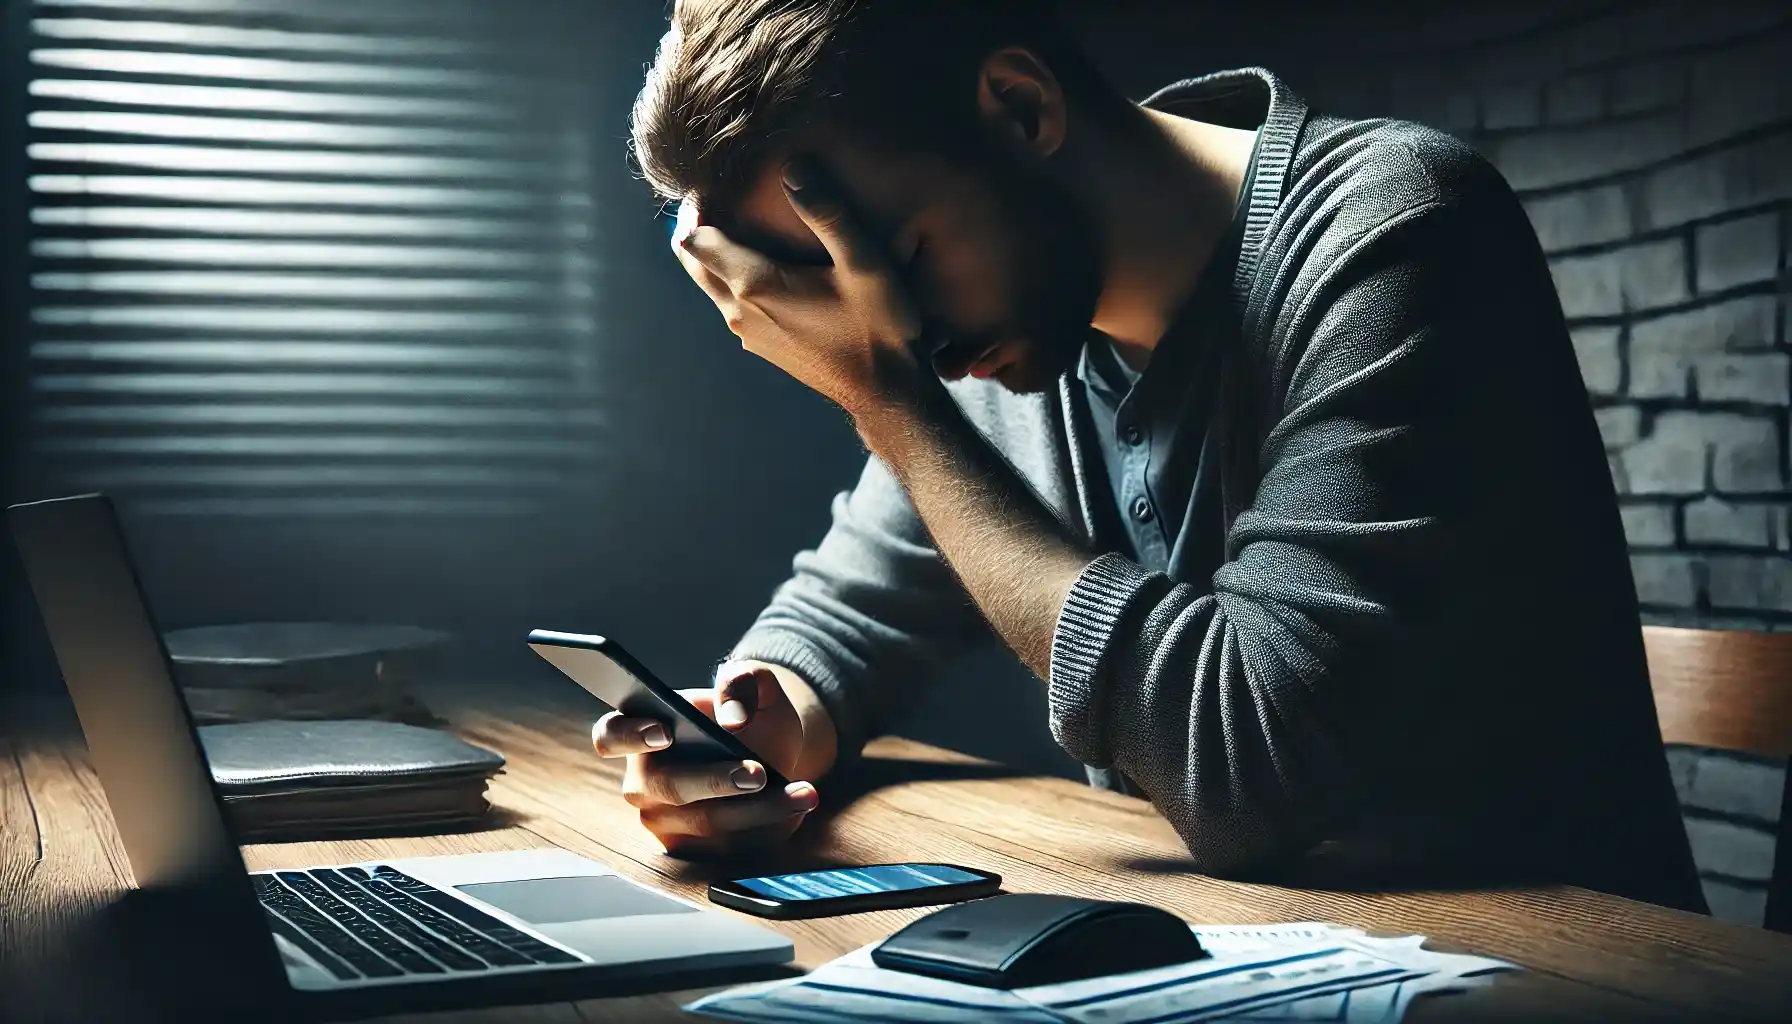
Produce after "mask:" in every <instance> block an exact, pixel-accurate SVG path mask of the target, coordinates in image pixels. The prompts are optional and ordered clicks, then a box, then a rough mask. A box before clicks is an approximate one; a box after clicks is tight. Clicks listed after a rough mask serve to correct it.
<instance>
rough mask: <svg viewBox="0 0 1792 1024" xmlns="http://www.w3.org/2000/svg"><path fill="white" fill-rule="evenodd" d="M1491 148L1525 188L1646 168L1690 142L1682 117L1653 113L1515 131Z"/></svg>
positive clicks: (1510, 176) (1519, 187) (1498, 163)
mask: <svg viewBox="0 0 1792 1024" xmlns="http://www.w3.org/2000/svg"><path fill="white" fill-rule="evenodd" d="M1490 149H1491V153H1490V154H1489V155H1490V156H1491V158H1492V160H1493V164H1494V166H1495V167H1498V168H1499V169H1500V173H1502V174H1504V175H1505V176H1506V181H1507V182H1508V183H1510V184H1511V186H1512V187H1513V188H1514V189H1516V190H1518V191H1520V192H1524V191H1528V190H1532V189H1545V188H1555V187H1558V186H1561V185H1571V184H1573V183H1575V182H1577V181H1588V180H1590V179H1593V178H1604V177H1609V176H1611V175H1614V174H1619V173H1622V172H1625V171H1635V170H1640V169H1642V168H1645V167H1648V166H1649V165H1650V164H1655V163H1660V162H1661V161H1663V160H1667V159H1669V158H1671V157H1674V156H1677V155H1679V154H1680V153H1681V152H1683V151H1684V150H1685V149H1686V143H1685V130H1684V125H1683V124H1682V123H1681V120H1680V118H1679V117H1678V115H1669V114H1662V115H1655V114H1651V115H1646V116H1643V117H1639V118H1634V119H1631V120H1625V121H1603V122H1597V123H1594V124H1591V125H1579V126H1575V127H1571V128H1555V129H1545V130H1542V131H1537V132H1527V133H1524V134H1521V135H1513V136H1511V137H1509V138H1502V139H1499V140H1498V141H1497V142H1496V143H1493V144H1492V145H1491V146H1490Z"/></svg>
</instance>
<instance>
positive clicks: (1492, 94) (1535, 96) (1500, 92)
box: [1481, 85, 1543, 131]
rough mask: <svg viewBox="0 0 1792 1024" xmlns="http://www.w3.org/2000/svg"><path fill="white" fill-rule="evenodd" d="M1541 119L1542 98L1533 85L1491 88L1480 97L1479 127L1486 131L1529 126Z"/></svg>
mask: <svg viewBox="0 0 1792 1024" xmlns="http://www.w3.org/2000/svg"><path fill="white" fill-rule="evenodd" d="M1542 120H1543V99H1542V95H1541V94H1540V93H1539V91H1538V90H1537V88H1536V87H1535V86H1527V85H1517V86H1506V87H1503V88H1499V89H1491V90H1489V91H1488V92H1487V94H1486V95H1485V96H1483V97H1482V98H1481V127H1482V128H1485V129H1487V130H1488V131H1502V130H1504V129H1507V128H1530V127H1533V126H1535V125H1536V124H1538V123H1539V122H1541V121H1542Z"/></svg>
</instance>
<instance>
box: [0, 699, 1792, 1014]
mask: <svg viewBox="0 0 1792 1024" xmlns="http://www.w3.org/2000/svg"><path fill="white" fill-rule="evenodd" d="M501 706H503V704H502V703H500V702H496V701H493V700H491V699H489V698H488V699H486V700H485V701H484V706H483V708H482V709H481V708H467V709H464V710H457V711H453V712H450V715H449V717H450V718H451V719H452V720H453V721H454V723H455V728H456V729H457V731H459V732H460V733H461V734H462V735H464V736H466V737H467V738H468V739H470V740H472V741H473V742H476V743H479V744H482V745H484V746H487V747H489V748H491V749H494V750H497V751H500V752H501V753H503V754H504V755H505V757H506V758H508V759H509V766H508V768H507V769H506V770H505V772H504V774H503V775H502V776H500V777H499V778H498V779H497V780H496V781H495V782H494V784H493V787H492V798H493V803H494V804H495V806H496V808H497V812H496V818H495V824H494V827H492V828H490V829H488V830H486V831H481V832H476V833H471V834H466V835H451V836H433V837H416V838H404V839H381V840H355V841H343V842H328V843H296V844H283V845H261V846H251V847H246V848H245V851H244V854H245V857H246V859H247V861H248V863H249V865H250V867H252V868H257V869H261V868H283V867H300V866H305V865H317V864H332V863H342V862H350V861H363V860H372V859H378V858H391V857H405V856H419V855H428V854H447V853H467V852H474V851H483V850H507V849H522V848H529V847H537V846H542V845H549V844H551V845H555V846H561V847H564V848H566V849H569V850H573V851H575V852H577V853H580V854H584V855H586V856H589V857H592V858H595V859H597V860H600V861H603V862H605V863H608V864H611V865H613V866H615V867H616V869H617V870H619V871H621V872H622V873H624V874H626V875H628V876H630V877H631V878H634V879H637V880H639V881H643V882H646V883H648V884H649V885H654V886H661V887H664V888H666V889H669V890H671V891H674V892H677V893H680V894H682V895H684V896H686V897H690V898H693V899H699V900H701V899H703V891H704V890H703V886H704V884H705V883H706V881H707V880H708V879H709V878H710V877H711V874H712V872H715V871H718V870H722V869H718V868H713V867H705V866H702V865H693V864H689V863H685V862H681V861H677V860H674V859H671V858H669V857H667V856H665V855H664V854H663V853H662V852H661V851H660V849H659V846H658V844H657V843H656V842H655V841H654V839H653V838H652V837H651V836H650V835H648V834H647V833H646V832H645V831H644V830H642V829H641V827H640V826H639V824H638V822H637V821H636V820H635V818H634V814H633V812H632V811H631V810H630V809H629V808H628V807H627V806H626V805H625V804H623V802H622V801H621V799H620V798H619V797H618V796H617V795H616V790H617V783H618V771H617V769H616V767H615V766H613V765H610V764H606V763H604V762H601V761H599V760H598V759H597V758H595V757H593V756H592V755H591V754H590V752H589V745H588V740H587V731H588V728H589V720H590V708H589V707H586V706H582V705H581V706H560V707H555V706H553V704H552V703H551V702H548V701H532V702H531V703H530V704H529V705H528V706H515V705H514V704H513V705H512V706H509V707H506V708H505V710H504V711H503V712H502V713H496V712H495V711H494V710H493V709H494V708H497V707H501ZM0 728H4V726H3V724H0ZM38 735H40V736H41V735H42V732H41V730H40V731H39V734H38ZM868 753H869V755H870V756H869V757H868V759H867V761H866V763H865V766H864V769H863V770H862V771H861V772H860V773H859V775H858V781H857V783H856V784H854V785H853V786H852V789H853V790H854V792H852V793H851V794H850V795H849V794H848V793H847V792H845V791H843V790H838V789H836V790H832V791H830V790H829V789H828V788H826V787H824V793H823V799H824V803H826V804H827V805H828V806H827V809H828V810H829V811H831V812H832V813H831V814H830V815H829V816H827V817H826V818H825V819H822V820H817V821H813V822H811V825H813V826H814V827H813V828H810V827H808V826H806V827H805V834H806V838H804V839H803V840H802V841H801V842H799V843H798V844H797V845H796V847H794V848H793V849H792V850H791V851H789V852H788V853H787V854H786V855H784V859H783V860H782V862H781V863H780V864H779V865H776V866H782V867H786V868H800V867H803V866H808V865H813V864H816V863H834V864H838V863H867V862H878V861H901V860H947V861H957V862H961V863H965V864H970V865H975V866H979V867H985V868H989V869H992V870H995V871H998V872H1000V873H1001V874H1002V876H1003V877H1004V879H1005V880H1006V885H1007V888H1008V889H1010V890H1011V891H1039V892H1068V893H1075V894H1079V895H1088V896H1098V897H1108V898H1117V899H1138V900H1143V901H1146V902H1150V903H1154V904H1157V905H1159V906H1162V907H1166V908H1168V909H1170V910H1172V911H1174V912H1175V913H1177V914H1179V915H1181V916H1182V917H1184V918H1186V919H1188V920H1190V921H1196V922H1207V923H1221V922H1274V921H1303V920H1318V921H1331V922H1336V923H1340V924H1346V925H1354V926H1357V927H1361V928H1365V929H1368V930H1370V931H1372V932H1375V933H1380V934H1412V933H1422V934H1424V935H1427V936H1430V938H1431V942H1430V944H1431V946H1432V947H1434V948H1437V949H1442V950H1449V951H1461V952H1469V953H1477V954H1483V955H1487V956H1492V957H1497V958H1500V959H1503V960H1508V961H1511V962H1514V963H1517V964H1520V965H1522V967H1523V968H1524V970H1523V971H1521V972H1517V973H1512V974H1507V975H1502V976H1500V977H1499V978H1498V979H1497V980H1496V981H1494V982H1493V983H1492V984H1491V985H1490V986H1488V987H1487V988H1485V989H1482V990H1479V991H1476V992H1474V993H1472V994H1469V995H1460V996H1445V997H1438V998H1435V999H1430V1000H1426V1001H1422V1002H1421V1003H1420V1004H1418V1005H1417V1006H1415V1008H1414V1011H1413V1014H1414V1016H1415V1017H1416V1018H1418V1019H1421V1020H1424V1019H1436V1020H1465V1019H1477V1020H1481V1019H1527V1020H1529V1019H1541V1018H1551V1019H1561V1020H1587V1019H1602V1020H1611V1019H1649V1020H1664V1019H1697V1020H1712V1019H1760V1020H1779V1021H1789V1020H1792V938H1788V937H1786V936H1781V935H1775V934H1771V933H1768V932H1764V931H1761V930H1759V929H1753V928H1746V927H1741V926H1737V925H1731V924H1725V923H1721V922H1717V921H1713V920H1710V919H1707V918H1703V917H1697V916H1694V915H1689V914H1684V913H1679V912H1676V911H1670V910H1663V909H1660V908H1657V907H1653V906H1649V905H1645V904H1640V903H1633V902H1629V901H1626V900H1622V899H1617V898H1614V897H1610V896H1605V895H1601V894H1598V893H1593V892H1588V891H1585V890H1580V889H1572V888H1565V887H1548V888H1527V889H1507V890H1483V891H1472V890H1471V891H1348V889H1347V888H1335V889H1331V890H1320V889H1297V888H1287V887H1281V886H1274V885H1257V884H1242V883H1236V882H1225V881H1218V880H1215V879H1211V878H1206V877H1202V876H1200V875H1196V874H1193V873H1190V872H1189V871H1188V870H1187V860H1186V857H1185V854H1184V849H1183V847H1182V845H1181V843H1180V842H1179V840H1178V839H1177V837H1176V835H1175V833H1174V832H1173V831H1172V830H1171V829H1170V826H1169V825H1168V823H1166V822H1165V821H1164V820H1163V819H1162V818H1161V817H1159V816H1158V815H1157V814H1156V812H1154V811H1153V810H1152V808H1151V807H1150V806H1149V805H1148V804H1146V803H1144V802H1143V801H1139V800H1134V799H1131V798H1128V797H1124V796H1119V795H1116V794H1111V793H1106V792H1101V791H1097V790H1094V789H1090V788H1088V787H1086V786H1084V785H1081V784H1079V783H1077V782H1072V781H1069V780H1064V779H1055V778H1018V777H1012V776H1011V775H1010V774H1009V773H1007V772H1006V771H1004V769H1002V768H1001V767H1000V766H998V765H994V764H991V763H988V762H982V761H977V760H974V759H971V758H967V757H963V756H960V755H956V754H952V753H948V752H945V751H941V750H938V749H934V748H930V747H926V746H923V745H921V744H917V743H912V742H907V741H903V740H882V741H879V742H877V743H875V744H874V745H873V746H872V747H871V749H870V751H869V752H868ZM845 785H846V783H844V782H843V783H842V786H845ZM842 804H844V806H842ZM0 821H3V822H4V833H3V838H0V965H4V967H5V968H6V969H7V971H8V972H9V974H10V977H11V979H12V980H11V981H10V982H7V977H8V975H7V974H0V983H7V984H10V985H13V986H17V987H19V989H20V991H25V992H26V995H24V996H23V997H21V996H19V995H18V994H17V993H15V994H13V995H11V996H8V995H6V994H4V991H3V990H0V1018H4V1019H7V1020H14V1019H27V1018H25V1017H13V1016H10V1015H9V1014H8V1012H7V1011H6V1009H5V1007H6V1006H8V1005H11V1006H13V1007H14V1011H15V1012H18V1010H19V1008H20V1007H27V1008H29V1009H28V1011H27V1012H28V1013H29V1016H30V1017H34V1018H35V1017H60V1018H61V1019H90V1018H93V1017H97V1016H113V1015H118V1016H121V1017H133V1016H134V1015H133V1014H132V1013H131V1012H129V1011H131V1010H132V1009H141V1007H136V1008H133V1007H128V1006H118V1005H116V1004H115V1003H113V1002H110V1001H108V1000H109V999H110V998H111V997H109V996H108V995H106V984H107V982H106V979H107V978H108V977H110V976H111V972H112V971H113V969H114V966H115V965H111V964H108V963H105V962H103V961H101V960H97V959H95V958H93V957H91V956H82V957H71V956H69V955H67V954H66V952H59V946H58V941H59V940H58V936H59V935H60V934H62V932H63V931H64V930H65V929H66V926H67V925H69V924H70V923H71V922H75V921H78V920H80V919H81V918H82V915H83V914H86V913H90V912H92V911H93V910H94V909H95V908H98V907H102V906H104V905H105V904H107V903H108V902H109V901H111V900H112V899H114V898H115V896H116V895H117V894H118V893H119V892H120V890H121V889H122V888H123V887H125V885H126V879H127V878H128V877H129V874H128V866H127V863H126V860H125V857H124V854H123V851H122V849H121V848H120V846H119V844H118V839H117V836H116V834H115V832H114V830H113V826H112V822H111V818H110V815H109V813H108V811H107V809H106V804H105V800H104V797H103V794H102V793H101V790H100V786H99V783H98V780H97V778H96V777H95V776H94V774H93V772H92V770H91V769H90V768H89V766H88V764H87V761H86V757H85V752H84V749H83V748H82V746H81V744H80V742H79V741H78V739H77V740H69V739H67V738H61V739H57V738H49V739H44V738H33V737H32V735H30V734H29V733H21V732H20V731H19V730H13V736H12V738H10V739H8V738H0ZM719 912H723V913H727V912H728V911H719ZM921 913H924V911H919V910H913V911H880V912H876V913H869V914H858V915H853V916H849V917H841V918H832V919H824V920H819V921H812V922H794V923H784V924H772V925H771V927H775V928H777V929H779V930H781V931H783V932H784V933H785V934H787V935H789V936H790V937H791V939H792V940H793V941H794V942H795V944H796V953H797V960H798V963H799V964H800V965H802V966H805V967H808V966H814V965H817V964H820V963H822V962H823V961H826V960H828V959H830V958H832V957H834V956H837V955H839V954H841V953H843V952H846V951H847V950H850V949H853V948H855V947H857V946H860V945H863V944H865V943H867V942H870V941H873V940H875V939H877V938H879V937H881V936H884V935H887V934H889V933H890V932H892V931H894V930H895V929H896V928H898V927H899V926H901V925H902V924H904V923H906V922H907V921H910V920H912V919H914V918H915V917H917V916H919V915H920V914H921ZM697 994H699V992H696V991H681V992H672V993H658V994H650V995H637V996H632V997H628V998H616V999H592V1000H583V1001H580V1002H577V1003H566V1002H561V1003H553V1004H544V1005H538V1006H531V1007H506V1008H502V1009H486V1010H463V1011H456V1012H453V1013H444V1014H426V1015H413V1016H411V1017H409V1018H407V1019H415V1020H430V1021H446V1020H455V1021H462V1020H464V1021H473V1020H478V1021H485V1020H498V1019H503V1020H514V1019H524V1020H543V1021H550V1020H551V1021H578V1020H647V1019H652V1020H662V1019H665V1020H670V1019H694V1018H688V1017H686V1016H685V1015H683V1014H682V1013H681V1012H680V1011H679V1010H678V1006H679V1004H681V1003H682V1002H684V1001H687V1000H689V999H690V998H693V997H694V996H696V995H697ZM9 1001H10V1002H9ZM96 1007H99V1008H102V1009H103V1010H104V1011H105V1012H104V1013H103V1014H100V1013H95V1012H93V1011H94V1008H96Z"/></svg>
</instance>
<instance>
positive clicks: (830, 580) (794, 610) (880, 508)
mask: <svg viewBox="0 0 1792 1024" xmlns="http://www.w3.org/2000/svg"><path fill="white" fill-rule="evenodd" d="M993 641H994V634H993V633H992V632H991V631H990V629H989V626H988V624H987V623H986V622H985V620H984V618H983V615H982V613H981V612H979V611H978V610H977V606H976V605H975V604H974V603H973V602H972V601H971V599H970V597H969V595H967V594H966V593H965V591H964V588H963V586H962V585H961V584H960V583H959V581H958V577H957V576H956V575H954V574H953V572H952V570H951V569H950V568H949V567H948V566H947V564H946V562H945V559H944V558H942V557H941V555H940V553H939V551H938V550H937V549H935V548H934V546H933V541H932V538H931V537H930V536H929V535H928V533H927V530H926V528H925V527H924V526H923V525H922V523H921V519H920V516H919V515H917V514H916V512H915V510H914V506H913V505H911V504H910V503H909V500H908V496H907V495H906V494H905V493H904V492H903V490H902V487H901V485H900V484H899V483H898V482H897V480H896V478H895V477H894V476H893V475H892V474H891V473H890V471H889V468H888V467H886V466H885V465H884V464H883V463H882V462H881V461H879V460H878V459H877V458H876V457H873V458H871V459H869V460H868V461H867V463H866V465H865V470H864V472H863V473H862V474H861V476H860V478H859V481H858V485H857V486H856V487H854V488H853V489H852V490H851V491H849V492H846V493H842V494H840V495H838V496H836V497H835V499H834V503H833V524H832V526H831V527H830V528H829V529H828V532H827V534H826V535H825V536H824V537H823V538H822V539H821V543H820V544H819V545H817V546H816V547H815V548H814V549H813V550H808V551H804V552H802V553H800V554H798V555H797V556H796V559H795V561H794V563H793V572H792V574H791V577H790V579H789V580H788V581H786V582H785V583H784V584H782V585H781V586H779V587H778V589H777V591H776V592H775V593H774V594H773V595H772V599H771V601H770V603H769V604H768V605H767V606H766V608H765V610H764V611H763V612H761V613H760V615H759V618H758V619H757V620H756V621H755V622H754V624H753V626H752V628H750V629H749V630H748V631H747V633H746V635H745V636H743V637H742V638H741V640H740V642H739V643H738V644H736V645H735V647H734V650H733V651H732V652H731V653H730V654H729V657H730V658H742V659H754V660H758V661H765V662H770V663H772V664H776V665H783V666H785V667H787V668H789V669H791V670H792V671H794V672H796V673H797V674H798V675H800V676H802V677H803V678H804V679H805V680H807V681H808V683H809V685H810V686H813V687H814V688H815V691H816V695H817V696H818V697H819V698H820V699H821V702H822V704H823V705H824V706H825V707H826V708H827V710H828V714H829V716H830V717H831V718H832V719H833V720H834V729H835V732H836V733H837V734H838V742H839V750H840V752H839V761H840V762H841V763H845V762H847V761H849V760H850V759H851V758H852V757H854V756H856V755H857V753H858V751H859V748H860V747H862V746H863V745H864V744H865V742H866V741H867V740H869V739H871V738H873V737H875V736H877V735H878V734H879V733H881V732H883V731H884V730H885V729H886V728H888V727H889V725H890V724H891V723H892V722H893V721H894V720H895V719H896V718H898V717H899V716H900V715H901V714H902V712H903V711H905V710H906V709H907V708H909V707H910V706H912V705H913V704H914V702H915V701H916V699H917V698H918V697H919V695H920V694H921V693H922V692H923V690H924V689H925V686H926V683H927V680H928V679H929V678H930V677H931V676H932V675H934V674H936V672H937V671H938V669H939V668H940V667H941V666H942V665H943V664H945V663H946V662H948V661H949V660H951V659H953V658H955V657H957V656H959V655H961V654H965V653H968V652H969V651H970V650H971V649H973V648H975V647H977V646H978V645H979V644H981V643H984V642H993Z"/></svg>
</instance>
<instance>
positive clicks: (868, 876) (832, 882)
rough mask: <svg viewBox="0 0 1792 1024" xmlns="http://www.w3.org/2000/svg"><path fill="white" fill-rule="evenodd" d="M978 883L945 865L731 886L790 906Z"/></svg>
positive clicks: (812, 874)
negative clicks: (799, 903)
mask: <svg viewBox="0 0 1792 1024" xmlns="http://www.w3.org/2000/svg"><path fill="white" fill-rule="evenodd" d="M982 880H983V876H982V875H973V874H971V873H970V872H969V871H961V870H959V869H958V868H955V867H952V866H950V865H947V864H878V865H875V866H873V867H866V868H841V869H839V870H835V871H805V872H802V873H800V874H794V875H765V876H763V877H760V878H742V879H739V880H738V881H736V883H735V884H736V885H739V886H741V887H742V888H744V889H750V890H752V891H753V892H756V893H758V894H760V895H761V896H770V897H771V898H773V899H778V900H784V901H786V902H791V901H798V900H826V899H837V898H839V897H842V896H863V895H866V894H867V893H879V892H901V891H903V890H907V889H927V888H931V887H933V886H937V885H963V884H964V883H966V882H978V881H982Z"/></svg>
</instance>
